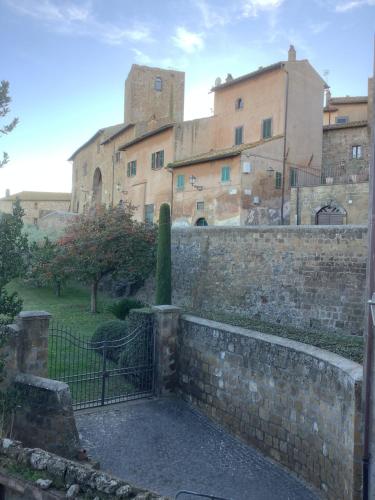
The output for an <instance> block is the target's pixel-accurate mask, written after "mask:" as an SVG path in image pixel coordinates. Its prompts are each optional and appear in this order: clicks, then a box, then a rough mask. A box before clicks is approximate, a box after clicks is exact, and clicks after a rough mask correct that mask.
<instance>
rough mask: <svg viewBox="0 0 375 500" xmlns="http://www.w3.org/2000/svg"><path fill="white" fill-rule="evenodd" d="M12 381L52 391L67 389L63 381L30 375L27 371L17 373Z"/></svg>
mask: <svg viewBox="0 0 375 500" xmlns="http://www.w3.org/2000/svg"><path fill="white" fill-rule="evenodd" d="M14 381H15V382H16V383H19V384H24V385H29V386H33V387H39V388H40V389H46V390H48V391H53V392H61V391H69V386H68V384H65V382H60V381H58V380H52V379H50V378H43V377H37V376H36V375H30V374H28V373H18V374H17V375H16V376H15V379H14Z"/></svg>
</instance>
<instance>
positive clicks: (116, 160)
mask: <svg viewBox="0 0 375 500" xmlns="http://www.w3.org/2000/svg"><path fill="white" fill-rule="evenodd" d="M120 161H121V151H116V153H115V162H116V163H119V162H120Z"/></svg>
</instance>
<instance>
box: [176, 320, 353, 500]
mask: <svg viewBox="0 0 375 500" xmlns="http://www.w3.org/2000/svg"><path fill="white" fill-rule="evenodd" d="M177 345H178V348H177V367H178V370H177V372H178V384H179V393H180V395H181V396H182V397H183V398H184V399H186V400H187V401H189V402H191V403H192V404H194V405H196V406H197V407H199V408H200V409H201V410H202V411H204V412H205V413H206V414H207V415H208V416H209V417H211V418H213V419H214V420H215V421H217V422H219V423H220V424H222V425H224V426H225V427H226V428H227V429H228V430H229V431H230V432H233V433H235V434H236V435H238V436H239V437H241V438H242V439H244V440H245V441H246V442H248V443H250V444H252V445H254V446H256V447H257V448H259V449H260V450H262V451H263V452H264V453H266V454H267V455H269V456H270V457H272V458H273V459H275V460H277V461H278V462H280V463H281V464H283V465H285V466H287V467H288V468H289V469H291V470H292V471H294V472H295V473H297V474H298V475H299V476H301V477H303V478H304V479H305V480H307V481H309V482H310V483H312V484H314V485H315V486H317V487H318V488H320V489H321V490H322V492H324V493H325V496H326V498H329V499H332V500H337V499H338V498H340V499H342V500H344V499H345V500H346V499H359V498H361V496H360V489H361V436H360V421H361V406H360V402H361V384H362V367H361V366H360V365H358V364H356V363H354V362H352V361H349V360H347V359H344V358H342V357H340V356H337V355H335V354H332V353H329V352H327V351H323V350H322V349H319V348H316V347H312V346H308V345H305V344H302V343H299V342H295V341H291V340H287V339H283V338H279V337H275V336H272V335H266V334H262V333H258V332H253V331H250V330H245V329H243V328H238V327H232V326H229V325H224V324H221V323H216V322H213V321H208V320H204V319H201V318H196V317H193V316H187V315H185V316H182V319H181V320H180V328H179V331H178V338H177Z"/></svg>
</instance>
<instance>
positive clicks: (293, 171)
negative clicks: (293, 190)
mask: <svg viewBox="0 0 375 500" xmlns="http://www.w3.org/2000/svg"><path fill="white" fill-rule="evenodd" d="M297 180H298V172H297V170H296V169H295V168H291V169H290V186H291V187H295V186H297Z"/></svg>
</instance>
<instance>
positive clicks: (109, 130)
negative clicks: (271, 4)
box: [68, 123, 125, 161]
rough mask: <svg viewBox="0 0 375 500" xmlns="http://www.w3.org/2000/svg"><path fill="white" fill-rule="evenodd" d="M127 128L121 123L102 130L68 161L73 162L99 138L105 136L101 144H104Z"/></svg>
mask: <svg viewBox="0 0 375 500" xmlns="http://www.w3.org/2000/svg"><path fill="white" fill-rule="evenodd" d="M122 128H125V125H124V123H119V124H118V125H111V126H110V127H105V128H100V129H99V130H98V131H97V132H96V133H95V134H94V135H93V136H92V137H90V139H89V140H88V141H86V142H85V143H84V144H82V146H80V147H79V148H78V149H76V150H75V151H74V153H73V154H72V155H71V156H70V158H68V161H73V160H74V157H75V156H76V155H77V154H78V153H79V152H80V151H82V149H84V148H85V147H86V146H88V145H89V144H91V143H92V142H94V141H95V140H96V139H97V138H98V137H99V136H101V135H102V136H103V138H102V142H101V144H103V141H106V140H107V139H108V138H109V137H111V136H113V135H116V134H117V133H119V131H120V130H121V129H122Z"/></svg>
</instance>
